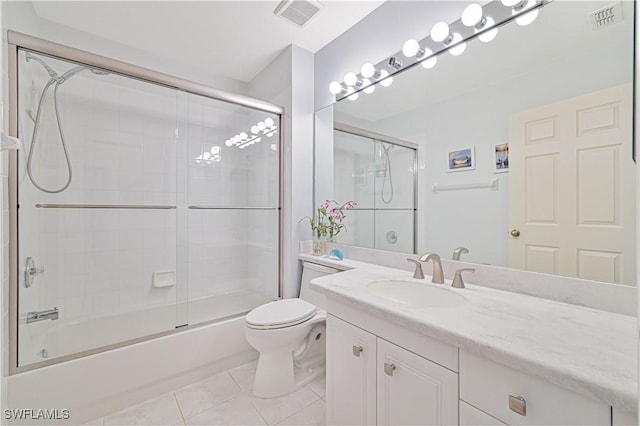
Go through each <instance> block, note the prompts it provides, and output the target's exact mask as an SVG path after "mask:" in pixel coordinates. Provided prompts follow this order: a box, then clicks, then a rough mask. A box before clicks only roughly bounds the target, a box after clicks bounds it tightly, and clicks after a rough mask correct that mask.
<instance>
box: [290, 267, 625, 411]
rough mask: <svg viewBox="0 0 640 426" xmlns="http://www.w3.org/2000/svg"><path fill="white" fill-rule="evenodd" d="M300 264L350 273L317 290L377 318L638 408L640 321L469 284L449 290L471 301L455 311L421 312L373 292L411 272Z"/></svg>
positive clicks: (321, 281)
mask: <svg viewBox="0 0 640 426" xmlns="http://www.w3.org/2000/svg"><path fill="white" fill-rule="evenodd" d="M300 259H301V260H309V261H312V262H316V263H323V264H325V265H328V266H336V267H339V268H340V269H351V270H347V271H345V272H341V273H338V274H333V275H328V276H326V277H322V278H316V279H314V280H312V281H311V287H312V288H313V289H314V290H316V291H318V292H321V293H323V294H325V295H326V296H327V297H329V298H335V299H337V300H339V301H341V302H343V303H347V304H349V305H351V306H352V307H354V308H357V309H360V310H363V311H365V312H368V313H370V314H373V315H378V316H380V315H382V316H384V317H385V318H386V319H388V320H390V321H391V322H393V323H395V324H397V325H400V326H402V327H406V328H409V329H412V330H414V331H416V332H419V333H422V334H424V335H427V336H429V337H432V338H435V339H438V340H440V341H442V342H445V343H448V344H451V345H455V346H458V347H459V348H460V349H464V350H466V351H469V352H472V353H475V354H478V355H481V356H484V357H486V358H488V359H490V360H492V361H495V362H498V363H501V364H503V365H506V366H509V367H512V368H514V369H516V370H520V371H523V372H526V373H528V374H532V375H536V376H539V377H542V378H544V379H547V380H548V381H550V382H552V383H555V384H557V385H558V386H562V387H564V388H567V389H569V390H572V391H575V392H576V393H580V394H582V395H586V396H589V397H592V398H595V399H598V400H601V401H603V402H605V403H607V404H609V405H612V406H614V407H617V408H619V409H620V410H622V411H635V410H637V405H638V397H637V392H638V382H637V363H638V356H637V353H638V352H637V347H638V342H637V318H635V317H631V316H626V315H621V314H615V313H610V312H605V311H599V310H596V309H592V308H586V307H582V306H577V305H571V304H567V303H562V302H557V301H553V300H547V299H542V298H537V297H533V296H527V295H523V294H518V293H513V292H508V291H501V290H495V289H491V288H488V287H482V286H476V285H473V284H469V282H471V283H472V282H473V276H470V277H465V279H466V280H467V282H466V285H467V288H464V289H455V288H451V287H450V285H449V284H450V281H447V284H446V287H447V288H448V289H449V290H450V291H454V292H456V293H459V294H461V295H463V296H464V297H465V298H466V299H467V302H466V303H465V304H464V305H462V306H458V307H450V308H415V307H411V306H408V305H405V304H401V303H396V302H393V301H391V300H389V299H384V298H381V297H378V296H375V295H374V294H372V293H370V292H369V291H368V290H367V289H366V285H367V284H368V283H370V282H373V281H380V280H387V279H401V280H407V281H416V282H419V283H423V284H424V285H434V286H439V287H441V286H442V285H439V284H432V283H431V279H430V277H429V276H427V278H426V279H425V280H413V278H412V273H411V272H407V271H402V270H399V269H393V268H387V267H382V266H378V265H372V264H366V263H362V262H357V261H334V260H330V259H326V258H322V259H319V258H317V257H316V256H312V255H306V254H303V255H300Z"/></svg>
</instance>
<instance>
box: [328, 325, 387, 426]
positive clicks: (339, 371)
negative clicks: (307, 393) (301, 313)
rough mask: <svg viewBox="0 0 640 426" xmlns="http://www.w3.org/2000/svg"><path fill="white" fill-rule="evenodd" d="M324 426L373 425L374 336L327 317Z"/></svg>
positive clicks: (374, 406)
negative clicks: (325, 409) (325, 412)
mask: <svg viewBox="0 0 640 426" xmlns="http://www.w3.org/2000/svg"><path fill="white" fill-rule="evenodd" d="M327 424H330V425H375V424H376V336H374V335H373V334H370V333H368V332H366V331H364V330H362V329H361V328H358V327H356V326H354V325H351V324H349V323H348V322H345V321H342V320H341V319H338V318H336V317H334V316H332V315H327Z"/></svg>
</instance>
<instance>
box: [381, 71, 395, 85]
mask: <svg viewBox="0 0 640 426" xmlns="http://www.w3.org/2000/svg"><path fill="white" fill-rule="evenodd" d="M387 77H388V78H387ZM379 80H380V85H381V86H382V87H389V86H391V83H393V77H389V72H388V71H387V70H382V71H380V78H379Z"/></svg>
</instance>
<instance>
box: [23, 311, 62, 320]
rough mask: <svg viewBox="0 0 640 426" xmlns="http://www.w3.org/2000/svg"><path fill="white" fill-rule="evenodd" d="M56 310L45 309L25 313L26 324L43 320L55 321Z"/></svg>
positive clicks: (56, 317)
mask: <svg viewBox="0 0 640 426" xmlns="http://www.w3.org/2000/svg"><path fill="white" fill-rule="evenodd" d="M58 316H59V315H58V308H53V309H46V310H44V311H33V312H27V324H29V323H31V322H38V321H44V320H48V319H50V320H57V319H58Z"/></svg>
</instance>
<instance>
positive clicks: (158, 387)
mask: <svg viewBox="0 0 640 426" xmlns="http://www.w3.org/2000/svg"><path fill="white" fill-rule="evenodd" d="M265 299H266V297H265V295H264V294H260V293H258V292H251V291H247V290H245V291H236V292H229V293H224V294H218V295H214V296H207V297H202V298H199V299H195V300H191V301H189V303H188V306H187V304H186V303H178V304H172V305H170V306H157V307H153V308H149V309H145V310H141V311H132V312H129V313H118V314H117V315H110V316H103V317H99V318H92V319H88V320H85V321H65V320H64V319H60V320H57V321H42V322H39V323H31V324H24V325H21V327H25V329H23V330H21V333H23V335H25V336H26V335H28V341H27V339H22V346H21V347H20V348H21V351H20V353H21V355H22V357H21V363H22V364H21V365H25V364H29V363H34V362H42V361H43V360H45V361H46V360H50V359H53V358H56V357H65V356H75V355H77V354H80V355H83V351H84V352H85V353H86V351H87V349H88V348H100V347H102V348H103V349H105V350H104V351H103V352H100V353H94V354H92V355H86V356H81V357H79V358H74V359H71V360H68V361H65V362H61V363H58V364H53V365H48V366H45V367H42V368H37V369H33V370H30V371H25V372H22V373H18V374H15V375H13V376H10V377H8V379H7V386H8V395H9V397H8V408H33V409H37V408H59V409H68V410H70V414H71V416H70V418H69V419H68V420H64V421H63V420H60V421H59V423H56V424H80V423H82V422H86V421H88V420H92V419H94V418H98V417H101V416H104V415H106V414H108V413H111V412H114V411H117V410H120V409H122V408H125V407H128V406H130V405H134V404H137V403H139V402H141V401H144V400H146V399H149V398H151V397H154V396H157V395H160V394H162V393H165V392H168V391H171V390H175V389H177V388H179V387H181V386H184V385H186V384H189V383H192V382H194V381H197V380H199V379H202V378H204V377H207V376H208V375H211V374H215V373H216V372H219V371H224V370H226V369H228V368H232V367H234V366H237V365H241V364H243V363H246V362H249V361H251V360H253V359H256V358H257V356H258V354H257V352H256V351H255V350H253V349H252V348H251V347H250V346H249V345H248V344H247V342H246V340H245V337H244V314H240V315H238V314H237V312H247V311H249V310H251V309H252V308H253V307H255V306H257V305H259V304H261V303H264V302H265V301H266V300H265ZM181 309H184V310H186V309H188V318H189V322H190V323H191V324H197V323H199V322H202V321H211V320H214V321H215V319H219V321H217V322H212V323H207V324H206V325H202V326H197V325H195V326H192V327H189V328H187V329H185V330H183V331H179V332H174V333H172V334H169V335H164V336H162V337H158V338H155V339H151V340H146V341H143V342H139V343H134V344H130V345H128V346H122V347H118V348H116V349H110V348H109V347H108V346H106V345H110V344H113V343H115V342H123V341H126V340H129V339H136V338H139V337H140V336H145V335H150V334H153V333H157V332H160V331H166V330H171V329H173V327H174V326H175V322H176V312H180V310H181ZM184 312H186V311H184ZM212 312H215V316H213V317H212V315H211V313H212ZM233 314H235V316H233V317H230V315H233ZM42 349H45V350H46V356H47V357H48V358H46V359H44V358H43V357H42ZM72 354H74V355H72ZM54 423H55V422H54ZM15 424H22V423H15Z"/></svg>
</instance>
